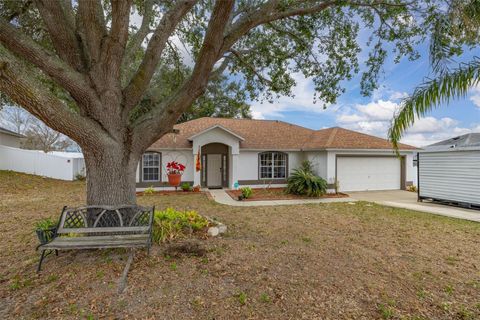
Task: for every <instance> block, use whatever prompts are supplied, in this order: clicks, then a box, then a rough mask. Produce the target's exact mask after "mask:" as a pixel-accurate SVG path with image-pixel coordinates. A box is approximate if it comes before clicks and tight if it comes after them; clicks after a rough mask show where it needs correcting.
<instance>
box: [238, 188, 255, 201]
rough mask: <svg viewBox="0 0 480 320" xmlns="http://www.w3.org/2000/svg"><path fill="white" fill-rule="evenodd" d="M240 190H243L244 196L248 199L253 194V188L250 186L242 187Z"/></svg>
mask: <svg viewBox="0 0 480 320" xmlns="http://www.w3.org/2000/svg"><path fill="white" fill-rule="evenodd" d="M240 191H242V196H243V198H244V199H248V198H250V197H251V196H252V195H253V190H252V188H250V187H243V188H240Z"/></svg>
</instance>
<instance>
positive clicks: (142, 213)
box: [57, 205, 154, 234]
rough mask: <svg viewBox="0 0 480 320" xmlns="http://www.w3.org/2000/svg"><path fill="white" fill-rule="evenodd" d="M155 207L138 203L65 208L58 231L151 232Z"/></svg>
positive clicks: (61, 232)
mask: <svg viewBox="0 0 480 320" xmlns="http://www.w3.org/2000/svg"><path fill="white" fill-rule="evenodd" d="M153 212H154V207H142V206H136V205H124V206H118V207H111V206H86V207H80V208H67V207H65V208H63V211H62V215H61V217H60V221H59V223H58V228H57V233H58V234H65V233H89V234H91V233H109V234H115V233H118V234H125V233H149V232H150V230H151V227H152V222H153Z"/></svg>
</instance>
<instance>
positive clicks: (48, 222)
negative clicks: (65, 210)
mask: <svg viewBox="0 0 480 320" xmlns="http://www.w3.org/2000/svg"><path fill="white" fill-rule="evenodd" d="M57 224H58V221H56V220H54V219H52V218H45V219H42V220H39V221H37V222H36V223H35V230H44V231H45V230H48V229H51V228H54V227H56V226H57Z"/></svg>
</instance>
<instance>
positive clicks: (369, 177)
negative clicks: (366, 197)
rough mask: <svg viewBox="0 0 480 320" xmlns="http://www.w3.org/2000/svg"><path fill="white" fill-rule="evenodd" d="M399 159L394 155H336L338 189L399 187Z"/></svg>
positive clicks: (389, 188)
mask: <svg viewBox="0 0 480 320" xmlns="http://www.w3.org/2000/svg"><path fill="white" fill-rule="evenodd" d="M400 171H401V169H400V159H398V158H396V157H378V158H375V157H338V158H337V181H338V184H339V189H340V191H366V190H395V189H400V183H401V182H400Z"/></svg>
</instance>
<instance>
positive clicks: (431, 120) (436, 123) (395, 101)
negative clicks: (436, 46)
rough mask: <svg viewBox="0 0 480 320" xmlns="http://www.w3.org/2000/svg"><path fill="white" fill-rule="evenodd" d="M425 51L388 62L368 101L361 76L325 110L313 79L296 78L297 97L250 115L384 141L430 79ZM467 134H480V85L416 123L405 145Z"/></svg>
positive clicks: (263, 105) (259, 105)
mask: <svg viewBox="0 0 480 320" xmlns="http://www.w3.org/2000/svg"><path fill="white" fill-rule="evenodd" d="M427 49H428V48H427V46H426V45H422V46H421V47H420V48H419V52H420V53H421V58H420V59H418V60H416V61H409V60H408V59H406V58H405V59H403V60H402V61H400V63H398V64H395V63H394V62H393V61H390V62H387V63H386V64H385V65H384V68H383V72H382V75H381V77H380V81H379V89H378V90H375V92H373V94H372V95H371V96H370V97H364V96H362V95H361V94H360V79H359V78H360V75H359V76H358V77H355V78H354V79H352V80H351V81H350V82H348V83H346V85H345V88H346V92H345V93H344V94H343V95H342V96H341V97H340V98H339V99H338V101H337V103H336V104H335V105H331V106H329V107H327V109H326V110H324V109H323V107H322V106H323V104H322V103H316V104H314V103H313V95H314V90H313V83H312V81H311V80H309V79H305V78H304V77H303V76H302V75H301V74H294V75H293V77H294V79H295V80H296V83H297V85H296V87H295V88H294V90H293V93H294V97H293V98H290V97H281V98H280V99H278V100H276V101H274V102H273V103H268V102H257V101H251V102H250V103H251V110H252V115H253V117H254V118H256V119H274V120H282V121H287V122H290V123H294V124H298V125H301V126H304V127H307V128H311V129H315V130H317V129H323V128H328V127H334V126H339V127H343V128H347V129H352V130H356V131H360V132H363V133H367V134H371V135H375V136H379V137H382V138H386V137H387V132H388V128H389V126H390V122H391V119H392V117H393V114H394V112H395V110H397V109H398V108H399V103H400V101H401V99H402V98H404V97H405V96H408V94H409V93H412V92H413V89H414V88H415V87H416V86H417V85H419V84H421V83H422V81H424V80H425V79H426V77H429V76H430V77H431V68H430V66H429V58H428V50H427ZM477 50H478V49H477ZM476 54H477V55H478V54H479V52H478V51H477V52H476ZM474 55H475V52H473V51H471V52H467V53H466V54H465V55H464V56H463V57H462V59H466V60H468V59H469V58H471V57H473V56H474ZM455 65H456V64H455V63H453V64H452V66H455ZM469 132H480V87H477V88H472V90H470V92H469V94H468V95H467V97H466V98H465V99H460V100H453V101H451V102H450V103H449V104H448V105H447V104H444V105H441V106H440V107H439V108H437V109H435V110H433V111H432V112H430V113H429V114H427V115H426V116H425V117H423V118H421V119H418V120H417V121H416V123H415V124H414V126H413V127H412V128H410V129H409V130H408V131H407V133H406V134H405V136H404V138H403V139H402V142H404V143H407V144H411V145H414V146H417V147H422V146H425V145H428V144H431V143H435V142H438V141H441V140H444V139H447V138H451V137H454V136H458V135H462V134H466V133H469Z"/></svg>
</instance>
